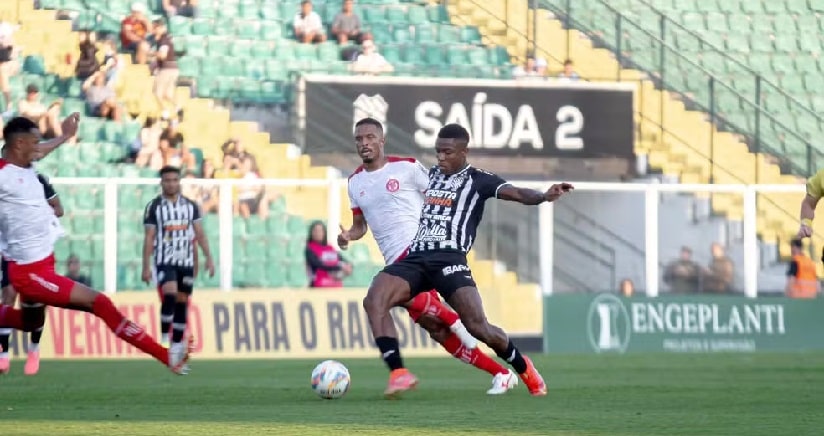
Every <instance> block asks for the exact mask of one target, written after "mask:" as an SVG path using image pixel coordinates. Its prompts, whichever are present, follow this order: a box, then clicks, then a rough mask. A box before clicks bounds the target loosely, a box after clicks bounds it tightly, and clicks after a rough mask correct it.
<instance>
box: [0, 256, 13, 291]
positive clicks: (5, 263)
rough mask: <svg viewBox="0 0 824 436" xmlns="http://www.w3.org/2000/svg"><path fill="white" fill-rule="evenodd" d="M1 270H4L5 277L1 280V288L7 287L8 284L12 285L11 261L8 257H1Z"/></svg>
mask: <svg viewBox="0 0 824 436" xmlns="http://www.w3.org/2000/svg"><path fill="white" fill-rule="evenodd" d="M0 270H2V274H3V279H2V280H0V288H5V287H6V286H10V285H11V282H9V261H8V260H6V259H0Z"/></svg>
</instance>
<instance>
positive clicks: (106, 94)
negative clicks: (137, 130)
mask: <svg viewBox="0 0 824 436" xmlns="http://www.w3.org/2000/svg"><path fill="white" fill-rule="evenodd" d="M83 94H84V95H85V97H86V106H87V108H88V111H89V113H90V114H92V115H93V116H96V117H103V118H108V119H110V120H114V121H120V120H121V119H122V118H123V108H122V107H120V105H119V104H117V96H116V95H115V93H114V88H112V86H111V85H110V84H109V83H106V73H104V72H103V71H98V72H96V73H94V74H92V75H91V77H89V78H88V79H86V81H85V82H83Z"/></svg>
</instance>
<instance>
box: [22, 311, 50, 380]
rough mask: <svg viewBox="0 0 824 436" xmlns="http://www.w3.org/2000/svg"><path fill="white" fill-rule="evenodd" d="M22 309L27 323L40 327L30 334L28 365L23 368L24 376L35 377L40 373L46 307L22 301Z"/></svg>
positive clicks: (27, 354)
mask: <svg viewBox="0 0 824 436" xmlns="http://www.w3.org/2000/svg"><path fill="white" fill-rule="evenodd" d="M20 309H21V310H22V311H23V320H24V322H25V323H27V324H32V325H39V327H36V328H35V329H34V330H32V331H31V333H29V335H30V338H31V339H30V341H29V348H28V352H27V353H26V365H25V366H24V367H23V373H24V374H26V375H35V374H37V373H38V372H40V338H41V337H42V336H43V327H44V326H45V324H46V306H45V305H43V304H41V303H34V302H28V301H21V302H20Z"/></svg>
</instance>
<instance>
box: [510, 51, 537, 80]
mask: <svg viewBox="0 0 824 436" xmlns="http://www.w3.org/2000/svg"><path fill="white" fill-rule="evenodd" d="M534 75H535V56H533V55H529V56H527V57H526V62H524V64H523V65H518V66H517V67H515V68H513V69H512V78H513V79H523V78H525V77H529V76H534Z"/></svg>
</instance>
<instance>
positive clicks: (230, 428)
mask: <svg viewBox="0 0 824 436" xmlns="http://www.w3.org/2000/svg"><path fill="white" fill-rule="evenodd" d="M195 357H196V356H195ZM534 357H535V359H534V360H535V362H536V365H537V366H538V367H539V368H540V369H541V370H542V372H543V374H544V376H545V377H546V378H547V380H548V382H549V386H550V392H549V395H548V396H546V397H542V398H532V397H530V396H529V395H528V394H527V392H526V389H525V388H523V386H519V388H518V389H517V390H515V391H513V392H510V393H509V394H508V395H506V396H502V397H489V396H487V395H485V393H484V392H485V390H486V389H487V388H488V384H489V380H490V378H489V377H488V376H487V375H486V374H483V373H481V372H479V371H477V370H475V369H473V368H471V367H468V366H466V365H464V364H461V363H459V362H457V361H455V360H454V359H446V358H444V359H408V360H407V366H408V367H409V368H411V369H412V370H413V371H414V372H415V373H416V374H417V375H418V377H419V378H420V379H421V384H420V385H419V387H418V390H417V391H414V392H411V393H409V394H408V395H406V396H405V397H404V398H403V399H401V400H398V401H387V400H384V399H383V398H382V396H381V393H382V389H383V387H384V384H385V382H386V378H387V372H386V370H385V369H384V367H383V365H382V363H381V362H380V360H378V359H377V358H376V359H367V360H346V359H342V361H343V362H344V363H345V364H346V365H347V366H348V367H349V369H350V371H351V373H352V388H351V390H350V391H349V393H348V394H347V395H346V397H345V398H343V399H341V400H331V401H330V400H321V399H319V398H317V397H316V396H315V395H314V393H313V392H312V391H311V389H310V387H309V376H310V373H311V370H312V368H313V367H314V365H315V364H316V363H317V362H314V361H312V362H309V361H291V360H278V361H263V360H255V361H198V360H194V361H193V372H192V374H191V375H189V376H186V377H176V376H173V375H171V374H170V373H167V371H165V370H164V369H163V368H162V367H160V366H159V365H157V364H154V363H153V362H149V361H94V362H93V361H75V362H67V361H44V362H43V364H42V366H41V372H40V374H39V375H37V376H35V377H26V376H24V375H22V371H23V367H22V364H23V362H22V361H21V360H18V361H16V362H13V363H14V364H15V365H13V367H12V373H11V374H10V375H7V376H3V377H0V435H4V436H6V435H8V436H12V435H15V436H16V435H61V436H62V435H84V436H86V435H107V436H108V435H133V436H135V435H164V436H177V435H189V434H192V435H198V436H207V435H222V436H223V435H242V436H252V435H259V434H260V435H281V434H282V435H329V434H339V435H349V434H356V433H357V434H358V435H359V436H360V435H393V436H394V435H401V436H402V435H416V436H418V435H458V434H465V435H470V434H472V435H585V434H586V435H647V434H650V435H653V434H654V435H739V434H740V435H748V436H751V435H770V436H779V435H796V436H797V435H807V434H809V435H812V434H822V432H823V431H824V354H820V353H798V354H747V355H744V354H735V355H732V354H723V355H722V354H718V355H665V354H649V355H631V356H630V355H627V356H614V355H613V356H583V355H580V356H534Z"/></svg>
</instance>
